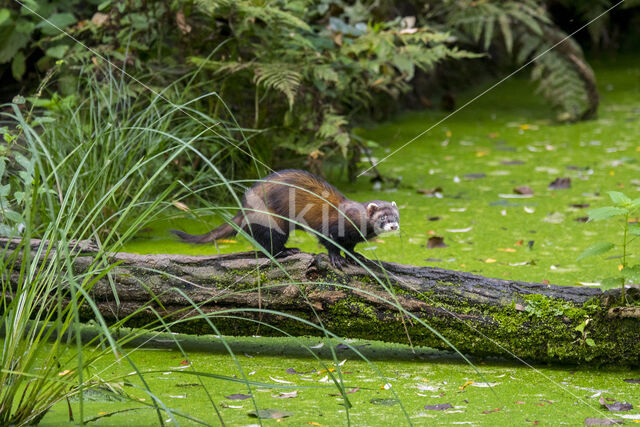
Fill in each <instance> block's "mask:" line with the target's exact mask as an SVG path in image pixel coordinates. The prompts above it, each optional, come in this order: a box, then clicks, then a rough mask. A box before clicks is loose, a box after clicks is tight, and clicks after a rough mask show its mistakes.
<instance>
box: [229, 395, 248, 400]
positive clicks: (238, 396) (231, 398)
mask: <svg viewBox="0 0 640 427" xmlns="http://www.w3.org/2000/svg"><path fill="white" fill-rule="evenodd" d="M225 397H226V398H227V399H229V400H245V399H250V398H251V395H250V394H242V393H238V394H230V395H229V396H225Z"/></svg>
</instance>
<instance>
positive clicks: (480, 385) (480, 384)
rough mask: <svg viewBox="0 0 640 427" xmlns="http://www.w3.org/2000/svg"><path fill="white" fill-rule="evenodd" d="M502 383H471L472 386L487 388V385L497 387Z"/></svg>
mask: <svg viewBox="0 0 640 427" xmlns="http://www.w3.org/2000/svg"><path fill="white" fill-rule="evenodd" d="M498 384H500V383H475V382H474V383H473V384H471V387H481V388H483V387H484V388H487V387H495V386H497V385H498Z"/></svg>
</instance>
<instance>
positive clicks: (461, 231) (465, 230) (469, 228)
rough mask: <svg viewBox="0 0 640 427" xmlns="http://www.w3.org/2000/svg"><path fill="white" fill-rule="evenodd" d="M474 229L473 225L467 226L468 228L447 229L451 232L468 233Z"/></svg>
mask: <svg viewBox="0 0 640 427" xmlns="http://www.w3.org/2000/svg"><path fill="white" fill-rule="evenodd" d="M472 229H473V227H467V228H447V229H446V230H445V231H448V232H449V233H466V232H468V231H471V230H472Z"/></svg>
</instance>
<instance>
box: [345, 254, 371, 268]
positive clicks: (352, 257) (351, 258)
mask: <svg viewBox="0 0 640 427" xmlns="http://www.w3.org/2000/svg"><path fill="white" fill-rule="evenodd" d="M345 258H346V259H347V262H348V263H349V264H353V265H360V264H359V263H358V261H360V262H362V263H366V262H367V261H369V260H368V259H367V258H365V256H364V255H361V254H359V253H357V252H351V253H350V254H346V256H345Z"/></svg>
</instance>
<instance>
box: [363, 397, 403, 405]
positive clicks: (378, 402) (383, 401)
mask: <svg viewBox="0 0 640 427" xmlns="http://www.w3.org/2000/svg"><path fill="white" fill-rule="evenodd" d="M369 402H370V403H372V404H374V405H382V406H393V405H397V404H398V403H400V402H398V399H384V398H382V397H374V398H373V399H371V400H370V401H369Z"/></svg>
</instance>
